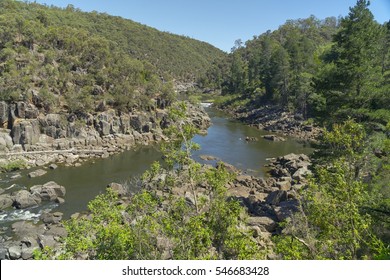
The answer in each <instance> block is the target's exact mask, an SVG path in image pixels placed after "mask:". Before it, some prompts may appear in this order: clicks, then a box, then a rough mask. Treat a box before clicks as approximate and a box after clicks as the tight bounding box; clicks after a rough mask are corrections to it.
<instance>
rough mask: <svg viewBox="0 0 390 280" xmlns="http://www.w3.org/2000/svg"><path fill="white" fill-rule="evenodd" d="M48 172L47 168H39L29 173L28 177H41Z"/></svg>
mask: <svg viewBox="0 0 390 280" xmlns="http://www.w3.org/2000/svg"><path fill="white" fill-rule="evenodd" d="M46 173H47V171H46V170H43V169H37V170H35V171H32V172H30V173H28V177H30V178H35V177H40V176H43V175H45V174H46Z"/></svg>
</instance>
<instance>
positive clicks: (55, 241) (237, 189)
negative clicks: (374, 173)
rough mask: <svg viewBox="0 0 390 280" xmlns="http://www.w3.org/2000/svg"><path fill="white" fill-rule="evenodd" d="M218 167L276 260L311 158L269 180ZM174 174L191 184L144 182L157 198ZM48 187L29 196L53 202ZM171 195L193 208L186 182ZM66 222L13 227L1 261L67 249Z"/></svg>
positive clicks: (275, 169)
mask: <svg viewBox="0 0 390 280" xmlns="http://www.w3.org/2000/svg"><path fill="white" fill-rule="evenodd" d="M218 164H219V165H220V164H223V165H225V167H226V169H227V170H229V171H230V172H233V173H235V179H234V181H232V182H231V183H229V185H227V186H226V187H227V189H228V195H229V196H230V197H231V198H234V199H236V200H238V201H240V202H241V204H242V205H243V206H244V207H246V208H247V212H248V214H249V219H248V221H247V227H248V228H249V229H250V231H251V232H252V235H253V237H254V238H257V239H258V240H260V242H261V246H262V247H263V248H265V249H267V250H268V251H269V252H270V254H269V255H268V258H270V259H272V258H273V257H274V256H273V254H272V240H271V237H272V235H273V234H275V233H277V232H278V229H279V228H278V223H279V222H281V221H283V220H285V219H286V218H288V217H289V216H290V215H291V214H292V213H294V212H295V211H298V209H299V200H298V198H299V194H298V191H299V190H300V189H302V188H304V187H305V185H306V184H307V178H308V176H310V174H311V171H310V166H311V162H310V159H309V158H308V157H307V156H306V155H304V154H300V155H296V154H289V155H286V156H282V157H279V158H276V159H272V160H271V161H270V163H269V165H268V167H269V173H270V177H269V178H267V179H263V178H258V177H254V176H250V175H247V174H245V173H243V172H241V171H240V170H238V169H236V168H235V167H233V166H231V165H229V164H226V163H221V162H219V163H218ZM210 167H211V166H209V165H207V164H205V165H203V166H202V169H204V170H206V169H207V168H210ZM168 175H169V177H171V178H175V180H174V181H175V182H185V180H186V179H185V178H181V177H180V176H183V175H178V174H177V173H176V174H166V173H160V174H157V175H156V176H154V177H153V178H151V179H150V180H148V181H145V182H143V188H145V189H149V190H154V191H155V192H156V193H157V194H158V193H159V192H162V190H161V188H160V187H159V186H161V182H162V181H163V180H164V178H167V176H168ZM172 176H173V177H172ZM178 176H179V177H180V178H179V177H178ZM45 185H46V184H45ZM45 185H43V186H36V187H32V188H31V189H30V192H29V195H37V194H40V195H42V194H43V197H46V198H49V197H48V196H47V195H46V194H45V192H44V191H43V190H44V186H45ZM49 185H50V186H54V185H55V183H54V182H51V183H50V184H49ZM108 188H111V189H112V190H114V191H115V192H117V193H118V194H119V199H118V203H120V204H124V205H126V204H128V203H129V201H130V197H131V194H130V193H129V192H128V188H127V187H126V186H124V185H121V184H118V183H112V184H110V185H109V186H108ZM205 190H206V186H204V185H202V184H200V185H198V186H197V191H198V192H199V194H200V195H201V194H202V193H203V192H205ZM171 194H172V195H174V196H182V197H185V199H186V201H187V203H190V204H194V203H195V201H194V198H193V196H192V192H191V191H189V189H188V188H187V187H186V185H185V184H182V183H180V186H177V187H174V188H172V189H171ZM160 195H162V193H161V194H160ZM50 199H51V198H50ZM85 215H88V213H86V214H80V213H75V214H74V215H72V218H75V219H78V218H80V217H82V216H85ZM61 219H62V213H59V212H54V213H51V212H45V213H44V214H42V215H41V217H40V222H39V223H37V224H34V223H33V222H29V221H21V222H15V223H13V224H12V225H11V226H10V228H8V229H5V228H4V229H3V231H6V230H8V231H9V230H11V231H12V237H7V235H2V237H1V240H0V259H31V258H32V257H33V254H32V252H33V251H34V250H36V249H42V248H43V247H44V246H49V247H52V248H54V249H55V248H58V247H59V246H60V244H61V238H62V237H64V236H66V235H67V233H66V230H65V229H64V227H63V225H62V223H61Z"/></svg>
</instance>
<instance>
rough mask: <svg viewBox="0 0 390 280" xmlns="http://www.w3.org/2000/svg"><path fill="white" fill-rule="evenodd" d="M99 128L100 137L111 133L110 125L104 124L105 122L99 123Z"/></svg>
mask: <svg viewBox="0 0 390 280" xmlns="http://www.w3.org/2000/svg"><path fill="white" fill-rule="evenodd" d="M99 126H100V134H101V135H103V136H104V135H109V134H110V131H111V125H110V124H109V123H108V122H106V121H103V120H102V121H100V122H99Z"/></svg>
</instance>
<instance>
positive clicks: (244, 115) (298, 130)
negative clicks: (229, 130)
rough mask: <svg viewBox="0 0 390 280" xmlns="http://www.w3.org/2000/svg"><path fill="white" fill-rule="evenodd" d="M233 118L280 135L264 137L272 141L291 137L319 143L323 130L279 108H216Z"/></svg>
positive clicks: (268, 106)
mask: <svg viewBox="0 0 390 280" xmlns="http://www.w3.org/2000/svg"><path fill="white" fill-rule="evenodd" d="M216 108H218V109H219V110H222V111H224V112H225V113H227V114H229V115H230V116H231V117H232V118H234V119H236V120H239V121H241V122H243V123H245V124H247V125H250V126H252V127H255V128H257V129H260V130H265V131H269V132H270V133H276V134H279V135H272V134H270V135H267V136H268V137H264V138H265V139H268V140H270V141H284V139H283V137H280V135H283V136H290V137H294V138H297V139H300V140H302V141H307V142H314V143H315V142H317V139H318V137H319V136H320V135H321V134H322V129H321V128H320V127H318V126H316V125H314V124H313V123H312V122H310V121H307V120H304V118H303V116H302V115H301V114H293V113H290V112H287V111H286V110H283V109H281V108H280V107H279V106H272V105H265V106H262V107H260V108H255V109H248V108H247V107H244V106H223V105H218V106H216Z"/></svg>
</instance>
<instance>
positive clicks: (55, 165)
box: [49, 163, 58, 170]
mask: <svg viewBox="0 0 390 280" xmlns="http://www.w3.org/2000/svg"><path fill="white" fill-rule="evenodd" d="M49 168H50V169H52V170H54V169H57V168H58V165H57V164H55V163H52V164H50V165H49Z"/></svg>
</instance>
